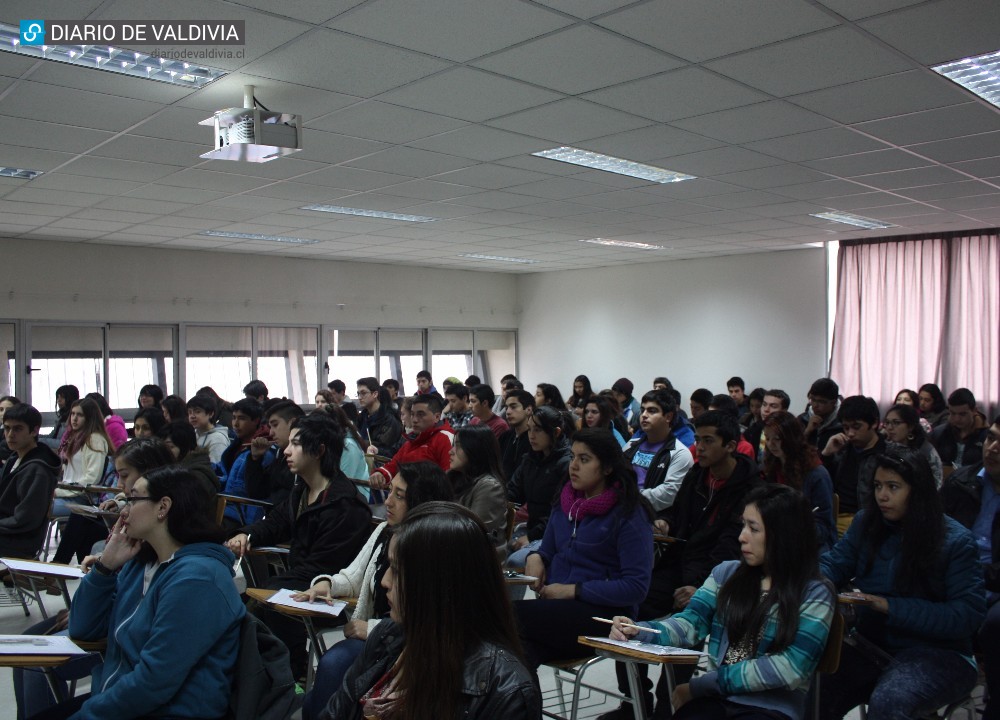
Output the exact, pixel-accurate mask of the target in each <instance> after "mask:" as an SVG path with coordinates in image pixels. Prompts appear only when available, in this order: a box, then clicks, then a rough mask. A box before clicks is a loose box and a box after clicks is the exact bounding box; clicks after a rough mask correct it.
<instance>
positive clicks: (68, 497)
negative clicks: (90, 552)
mask: <svg viewBox="0 0 1000 720" xmlns="http://www.w3.org/2000/svg"><path fill="white" fill-rule="evenodd" d="M69 423H70V429H69V432H67V433H66V434H65V435H64V436H63V439H62V444H61V445H60V446H59V457H60V458H61V459H62V461H63V475H62V482H63V483H66V484H72V485H79V486H80V489H81V490H82V489H83V488H85V487H87V486H88V485H100V484H101V480H102V479H103V478H104V471H105V469H106V467H107V460H108V454H109V453H111V452H113V450H112V444H111V439H110V438H109V437H108V433H107V431H106V430H105V429H104V417H103V416H102V415H101V408H100V406H99V405H98V404H97V402H96V401H94V400H91V399H90V398H84V399H83V400H77V401H76V402H74V403H73V406H72V407H71V408H70V411H69ZM74 503H75V504H84V505H87V504H89V503H88V502H87V496H86V495H84V494H83V493H81V492H77V491H75V490H69V489H62V488H58V489H57V490H56V497H55V500H54V501H53V503H52V515H53V516H56V517H66V516H68V515H69V512H70V511H69V507H68V506H69V505H70V504H74Z"/></svg>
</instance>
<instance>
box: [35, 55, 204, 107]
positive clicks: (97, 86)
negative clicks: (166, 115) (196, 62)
mask: <svg viewBox="0 0 1000 720" xmlns="http://www.w3.org/2000/svg"><path fill="white" fill-rule="evenodd" d="M31 81H32V82H40V83H47V84H49V85H60V86H62V87H67V88H75V89H77V90H83V91H85V92H90V93H100V94H104V95H117V96H119V97H126V98H133V99H135V100H147V101H149V102H160V103H165V104H168V105H169V104H170V103H173V102H176V101H178V100H180V99H182V98H184V97H186V96H187V95H190V94H191V92H192V90H191V88H186V87H181V86H179V85H171V84H170V83H164V82H151V81H149V80H145V79H143V78H137V77H132V76H130V75H119V74H117V73H111V72H106V71H102V70H97V69H96V68H94V69H91V68H85V67H80V66H79V65H70V64H68V63H61V62H43V63H41V64H40V65H39V66H38V69H37V70H35V71H34V72H33V73H31Z"/></svg>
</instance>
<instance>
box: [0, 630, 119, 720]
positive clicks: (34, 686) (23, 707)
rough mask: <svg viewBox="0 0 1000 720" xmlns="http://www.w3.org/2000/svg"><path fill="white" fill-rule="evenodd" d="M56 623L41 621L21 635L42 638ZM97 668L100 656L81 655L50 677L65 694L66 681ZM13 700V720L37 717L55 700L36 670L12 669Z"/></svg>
mask: <svg viewBox="0 0 1000 720" xmlns="http://www.w3.org/2000/svg"><path fill="white" fill-rule="evenodd" d="M55 623H56V618H54V617H51V618H48V619H47V620H42V621H41V622H40V623H37V624H35V625H32V626H31V627H29V628H28V629H27V630H25V631H24V633H23V634H24V635H44V634H46V633H47V631H48V630H49V629H50V628H51V627H52V626H53V625H55ZM57 634H59V635H68V634H69V632H68V631H67V630H63V631H61V632H59V633H57ZM100 665H101V656H100V655H97V654H96V653H91V654H88V655H83V656H81V657H79V658H75V659H73V660H70V661H69V662H68V663H66V664H65V665H61V666H60V667H57V668H54V669H53V671H52V672H53V675H55V677H56V679H57V680H59V681H60V682H61V683H62V685H63V692H66V691H67V690H68V687H67V685H66V683H67V682H68V681H70V680H79V679H80V678H84V677H86V676H87V675H89V674H90V673H91V672H92V671H95V670H96V669H97V668H98V667H100ZM13 680H14V700H15V702H16V703H17V720H24V719H25V718H30V717H31V716H32V715H35V714H36V713H40V712H42V711H43V710H46V709H48V708H50V707H53V706H54V705H55V704H56V699H55V697H53V695H52V689H51V688H50V687H49V682H48V680H47V679H46V678H45V674H44V673H43V672H42V670H41V669H40V668H14V670H13Z"/></svg>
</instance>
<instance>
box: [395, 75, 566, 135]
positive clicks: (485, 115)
mask: <svg viewBox="0 0 1000 720" xmlns="http://www.w3.org/2000/svg"><path fill="white" fill-rule="evenodd" d="M560 97H561V95H559V94H558V93H555V92H552V91H551V90H544V89H542V88H538V87H534V86H532V85H528V84H527V83H523V82H519V81H517V80H512V79H510V78H505V77H500V76H498V75H494V74H493V73H488V72H483V71H482V70H475V69H473V68H468V67H456V68H453V69H451V70H447V71H445V72H443V73H438V74H437V75H434V76H433V77H429V78H425V79H423V80H418V81H417V82H413V83H410V84H409V85H406V86H405V87H402V88H398V89H396V90H392V91H390V92H387V93H385V94H383V95H380V96H379V98H378V99H379V100H383V101H385V102H389V103H394V104H396V105H403V106H405V107H412V108H417V109H420V110H427V111H428V112H435V113H440V114H441V115H447V116H449V117H454V118H460V119H462V120H469V121H470V122H483V121H484V120H489V119H490V118H494V117H498V116H501V115H507V114H510V113H514V112H517V111H519V110H525V109H527V108H530V107H535V106H536V105H542V104H544V103H547V102H551V101H553V100H557V99H559V98H560Z"/></svg>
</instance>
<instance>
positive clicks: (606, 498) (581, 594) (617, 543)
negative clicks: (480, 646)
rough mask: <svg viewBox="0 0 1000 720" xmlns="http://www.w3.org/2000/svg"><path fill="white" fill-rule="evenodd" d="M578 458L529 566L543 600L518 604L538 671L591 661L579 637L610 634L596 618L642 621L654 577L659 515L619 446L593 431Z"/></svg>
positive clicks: (579, 440) (575, 450) (582, 439)
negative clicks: (558, 662)
mask: <svg viewBox="0 0 1000 720" xmlns="http://www.w3.org/2000/svg"><path fill="white" fill-rule="evenodd" d="M571 452H572V460H571V461H570V464H569V482H567V483H566V484H565V485H563V488H562V492H561V493H560V496H559V504H558V505H557V506H556V507H555V508H553V510H552V515H551V516H550V517H549V522H548V525H546V526H545V535H544V536H543V538H542V544H541V546H540V547H539V548H538V551H537V552H535V553H532V554H529V555H528V560H527V563H526V565H525V570H524V572H525V574H527V575H531V576H534V577H536V578H538V580H537V581H536V582H535V584H534V590H535V592H536V593H537V594H538V599H537V600H518V601H516V602H515V603H514V613H515V616H516V617H517V620H518V624H519V625H520V628H521V641H522V643H523V644H524V650H525V659H526V660H527V661H528V666H529V667H530V668H531V669H532V670H535V669H536V668H537V667H538V666H539V665H541V664H542V663H545V662H550V661H552V660H569V659H571V658H575V657H580V656H581V655H585V654H586V652H583V651H581V648H580V645H579V643H578V642H577V637H578V636H579V635H596V634H602V633H603V631H604V628H603V627H601V625H600V624H599V623H598V622H597V621H595V620H594V619H593V616H595V615H598V616H601V617H611V616H612V615H635V612H636V609H637V608H638V605H639V603H640V602H642V599H643V598H644V597H645V596H646V593H647V592H648V591H649V581H650V575H651V574H652V571H653V527H652V520H653V513H652V509H651V508H650V507H649V505H648V503H647V502H646V500H645V499H644V498H643V497H642V496H641V495H640V494H639V487H638V485H637V483H636V479H635V472H634V471H633V470H632V467H631V465H629V464H628V462H627V461H626V460H625V458H624V456H623V455H622V451H621V446H620V445H619V444H618V440H616V439H615V437H614V436H613V435H612V434H611V431H610V430H606V429H604V428H600V429H598V428H587V429H586V430H580V431H579V432H578V433H576V435H574V436H573V446H572V451H571Z"/></svg>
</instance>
